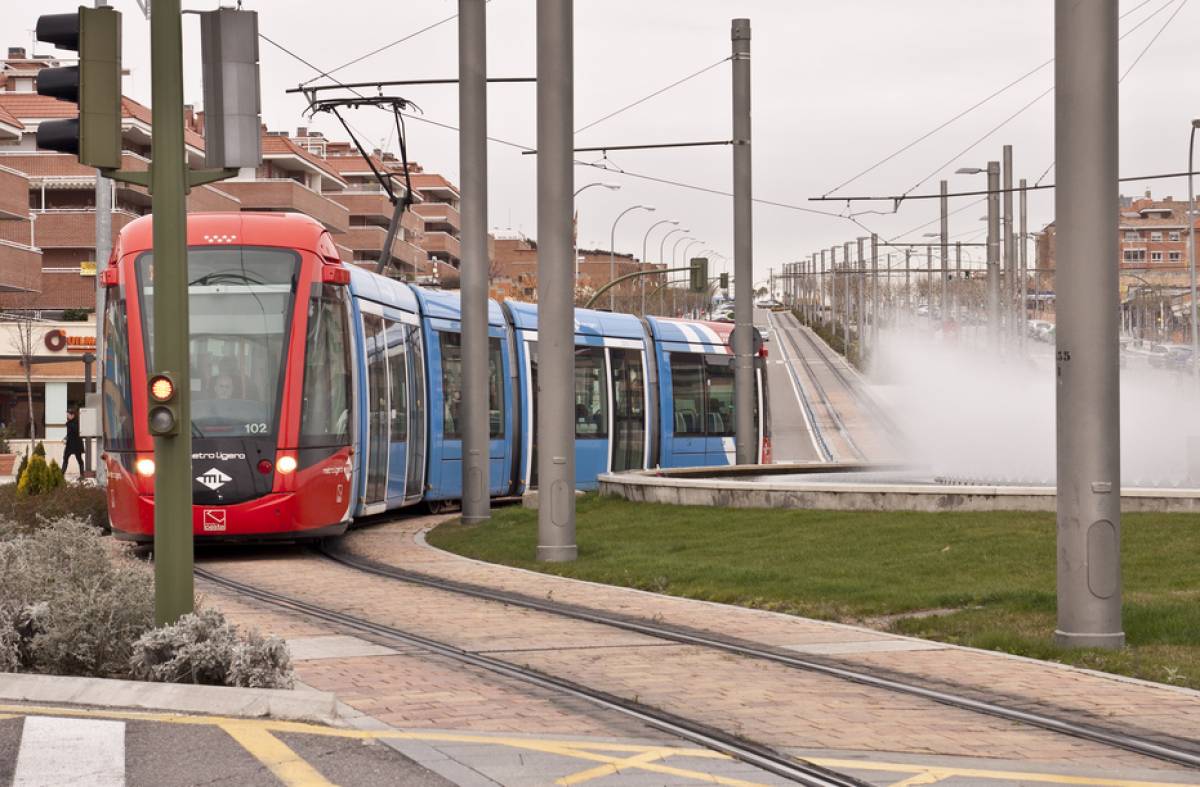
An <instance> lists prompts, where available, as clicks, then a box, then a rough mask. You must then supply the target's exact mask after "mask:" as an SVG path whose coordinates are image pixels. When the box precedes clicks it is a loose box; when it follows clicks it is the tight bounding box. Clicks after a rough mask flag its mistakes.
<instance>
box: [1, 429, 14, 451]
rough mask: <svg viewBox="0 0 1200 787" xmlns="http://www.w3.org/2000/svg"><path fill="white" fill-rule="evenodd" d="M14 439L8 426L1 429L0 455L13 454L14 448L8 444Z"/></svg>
mask: <svg viewBox="0 0 1200 787" xmlns="http://www.w3.org/2000/svg"><path fill="white" fill-rule="evenodd" d="M12 437H13V433H12V429H9V428H8V427H7V426H5V427H3V428H0V454H11V453H12V446H10V445H9V444H8V441H9V440H11V439H12Z"/></svg>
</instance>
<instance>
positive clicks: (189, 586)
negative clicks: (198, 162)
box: [150, 0, 194, 625]
mask: <svg viewBox="0 0 1200 787" xmlns="http://www.w3.org/2000/svg"><path fill="white" fill-rule="evenodd" d="M151 8H152V12H151V14H150V73H151V74H152V75H153V77H152V79H151V83H150V100H151V107H152V109H151V121H152V122H151V128H152V129H153V131H152V145H153V150H154V166H153V167H151V168H150V193H151V194H152V195H153V199H152V203H151V205H152V208H153V211H154V226H153V229H152V230H151V232H152V234H153V242H154V369H153V370H152V374H161V373H164V372H167V373H170V375H171V377H172V378H173V380H174V382H175V397H176V402H177V406H176V413H177V415H178V418H179V422H178V432H177V433H176V434H174V435H169V436H162V437H155V438H154V466H155V474H154V618H155V620H156V621H157V623H158V624H159V625H165V624H168V623H174V622H175V621H177V620H178V619H179V618H180V617H182V616H184V615H186V614H189V613H190V612H192V610H193V602H194V585H193V581H192V568H193V559H194V552H193V549H192V430H191V423H192V408H191V398H192V391H191V388H192V387H191V384H190V382H189V353H188V275H187V202H186V200H187V159H186V157H185V154H184V149H183V25H182V21H181V20H182V16H181V15H180V7H179V0H153V3H152V5H151Z"/></svg>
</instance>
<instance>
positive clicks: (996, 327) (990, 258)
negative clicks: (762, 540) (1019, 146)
mask: <svg viewBox="0 0 1200 787" xmlns="http://www.w3.org/2000/svg"><path fill="white" fill-rule="evenodd" d="M1056 2H1057V0H1056ZM987 184H988V196H987V320H988V341H989V343H990V344H991V346H992V349H993V350H996V349H999V344H1000V195H999V194H998V193H997V190H998V189H999V188H1000V162H998V161H989V162H988V165H987Z"/></svg>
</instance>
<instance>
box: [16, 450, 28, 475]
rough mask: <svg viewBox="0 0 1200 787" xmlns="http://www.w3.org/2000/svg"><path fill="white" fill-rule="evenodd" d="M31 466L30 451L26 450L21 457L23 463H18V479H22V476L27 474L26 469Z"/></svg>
mask: <svg viewBox="0 0 1200 787" xmlns="http://www.w3.org/2000/svg"><path fill="white" fill-rule="evenodd" d="M27 467H29V452H28V451H26V452H25V454H24V455H23V456H22V457H21V464H19V465H17V481H18V482H19V481H20V480H21V476H23V475H25V469H26V468H27Z"/></svg>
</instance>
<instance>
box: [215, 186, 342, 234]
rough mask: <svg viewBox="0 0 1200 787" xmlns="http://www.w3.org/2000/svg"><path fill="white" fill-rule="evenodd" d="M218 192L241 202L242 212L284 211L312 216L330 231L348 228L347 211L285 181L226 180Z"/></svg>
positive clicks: (306, 188)
mask: <svg viewBox="0 0 1200 787" xmlns="http://www.w3.org/2000/svg"><path fill="white" fill-rule="evenodd" d="M219 188H220V190H221V191H223V192H225V193H227V194H230V195H232V196H234V197H236V198H237V199H239V200H241V203H242V210H287V211H296V212H297V213H303V214H305V215H307V216H311V217H312V218H314V219H316V220H317V221H319V222H321V223H322V224H324V225H325V226H326V227H327V228H328V229H329V231H330V232H334V233H338V234H341V233H344V232H346V231H347V230H349V229H350V211H348V210H347V209H346V207H345V206H344V205H339V204H338V203H337V202H335V201H333V200H332V199H330V198H329V197H326V196H324V195H322V194H318V193H317V192H315V191H313V190H312V189H310V188H308V187H307V186H305V185H303V184H301V183H297V182H296V181H294V180H290V179H287V178H284V179H280V180H226V181H223V182H222V183H221V184H220V186H219Z"/></svg>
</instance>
